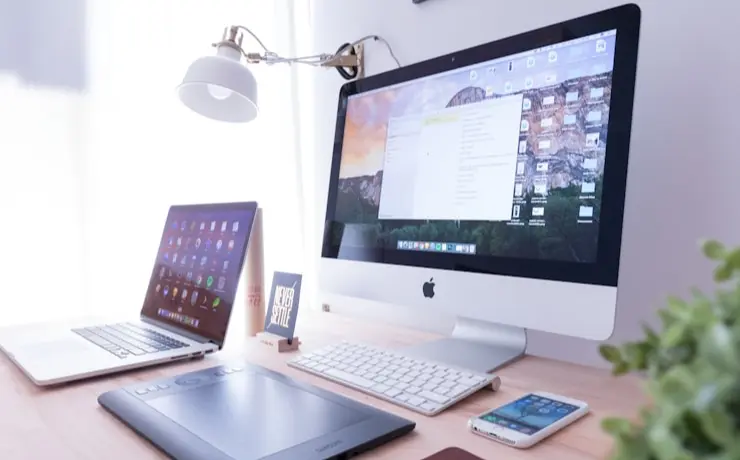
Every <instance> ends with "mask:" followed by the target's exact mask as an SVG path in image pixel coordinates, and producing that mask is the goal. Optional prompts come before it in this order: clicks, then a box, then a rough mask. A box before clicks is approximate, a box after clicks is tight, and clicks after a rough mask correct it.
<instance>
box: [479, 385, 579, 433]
mask: <svg viewBox="0 0 740 460" xmlns="http://www.w3.org/2000/svg"><path fill="white" fill-rule="evenodd" d="M576 410H578V406H574V405H572V404H567V403H564V402H560V401H557V400H554V399H550V398H543V397H541V396H537V395H534V394H531V393H530V394H528V395H526V396H523V397H521V398H519V399H517V400H516V401H513V402H511V403H509V404H507V405H505V406H501V407H499V408H497V409H494V410H492V411H491V412H489V413H487V414H484V415H481V416H480V417H479V418H480V419H481V420H485V421H487V422H490V423H494V424H496V425H501V426H503V427H506V428H509V429H511V430H514V431H518V432H520V433H524V434H528V435H531V434H534V433H536V432H538V431H540V430H542V429H544V428H547V427H548V426H550V425H552V424H553V423H555V422H557V421H558V420H560V419H561V418H563V417H566V416H568V415H569V414H572V413H573V412H575V411H576Z"/></svg>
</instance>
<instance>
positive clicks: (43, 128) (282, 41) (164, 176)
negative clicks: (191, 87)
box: [0, 0, 303, 324]
mask: <svg viewBox="0 0 740 460" xmlns="http://www.w3.org/2000/svg"><path fill="white" fill-rule="evenodd" d="M40 1H41V0H34V2H33V3H38V2H40ZM53 1H54V2H62V3H63V2H66V1H70V0H48V2H49V3H51V2H53ZM78 1H82V0H78ZM291 4H292V1H291V0H277V1H269V2H266V1H260V0H211V1H208V2H204V1H202V0H151V1H148V2H144V1H138V0H137V1H125V2H124V1H115V2H111V1H108V0H88V2H87V4H86V8H85V17H86V29H85V30H86V31H87V33H86V45H85V53H86V76H87V80H86V85H85V88H84V90H83V91H80V92H78V93H75V94H72V95H71V96H70V95H67V94H66V93H65V92H64V91H61V90H58V89H50V90H48V91H46V90H38V89H34V90H28V93H32V94H26V91H25V90H19V89H18V84H17V83H7V82H6V83H4V84H2V86H0V97H2V104H1V106H2V107H3V108H2V109H0V117H1V118H0V121H2V122H3V123H4V124H3V125H0V126H3V128H5V127H7V126H10V127H12V130H13V134H12V135H11V136H10V138H8V136H7V135H4V136H3V137H2V139H1V140H0V149H1V150H2V151H3V157H2V163H0V166H1V167H2V169H3V170H8V171H9V170H15V171H20V174H13V176H14V177H13V179H12V181H13V182H11V183H10V184H8V183H5V182H3V185H1V186H0V187H2V189H0V190H1V191H2V192H3V215H2V217H0V219H2V225H1V227H2V228H3V231H7V232H8V237H6V238H4V241H5V242H6V244H5V246H13V247H12V249H10V251H12V252H11V253H10V254H11V257H12V260H13V261H14V262H15V263H17V264H20V265H18V270H15V269H13V270H12V272H13V273H12V277H8V276H4V277H3V278H4V279H3V284H5V282H6V281H10V280H11V279H15V280H17V281H15V283H22V284H16V286H17V287H19V289H17V290H16V289H15V288H14V290H13V291H14V292H17V294H16V296H17V297H18V300H19V301H20V299H21V298H23V299H25V300H24V301H23V304H22V307H23V308H24V309H25V308H29V309H30V308H33V309H34V313H33V315H30V314H25V312H20V313H18V312H16V313H14V315H15V316H14V317H15V318H16V320H19V321H20V320H28V319H35V318H30V317H31V316H35V317H37V318H44V317H46V316H47V314H48V313H50V312H55V313H56V314H57V315H58V316H68V315H70V314H78V313H79V314H102V315H118V314H123V313H131V312H135V311H137V309H138V308H139V307H140V306H141V302H142V300H143V296H144V291H145V289H146V286H147V283H148V280H149V276H150V272H151V267H152V264H153V262H154V256H155V252H156V248H157V245H158V243H159V236H160V233H161V231H162V227H163V225H164V218H165V215H166V213H167V209H168V207H169V205H170V204H176V203H199V202H217V201H240V200H257V201H259V202H260V205H261V206H262V207H263V208H264V219H265V245H266V248H265V257H266V269H267V276H268V280H269V279H270V277H271V273H272V271H273V270H286V271H291V270H292V271H301V270H302V262H303V237H302V229H301V225H300V219H299V216H300V214H299V212H298V211H299V209H300V208H299V202H298V199H297V197H298V193H297V187H298V181H297V180H296V178H297V177H299V175H298V172H299V171H297V170H296V167H297V162H296V158H297V154H296V147H297V137H296V133H297V132H298V129H297V126H296V116H295V113H296V112H295V107H296V104H295V94H296V93H295V90H294V84H293V83H294V81H293V78H295V75H293V71H292V70H291V68H290V67H288V66H274V67H269V66H265V65H257V66H254V67H253V72H254V73H255V76H256V77H257V80H258V82H259V85H260V88H259V96H260V106H261V113H260V116H259V117H258V118H257V120H256V121H254V122H252V123H249V124H245V125H230V124H222V123H217V122H213V121H210V120H208V119H206V118H203V117H200V116H198V115H196V114H194V113H191V112H189V111H188V109H186V108H185V107H184V106H182V105H181V104H180V103H179V101H178V100H177V98H176V92H175V87H176V85H177V84H178V83H179V81H180V80H181V79H182V76H183V74H184V72H185V69H186V68H187V66H188V65H189V64H190V63H191V62H192V61H193V60H194V59H195V58H197V57H199V56H201V55H204V54H209V53H212V52H213V49H212V48H211V47H210V45H211V43H213V42H215V41H218V40H219V38H220V37H221V33H222V31H223V28H224V27H225V26H227V25H230V24H243V25H246V26H248V27H250V28H252V29H253V30H254V32H255V33H257V34H258V35H259V36H260V38H261V39H262V40H263V41H264V42H265V43H266V44H267V45H268V46H269V47H270V48H272V49H273V50H274V51H277V52H280V53H286V52H288V51H287V50H289V49H290V48H291V47H292V46H293V44H292V42H291V41H292V40H293V38H292V37H293V35H292V34H290V33H288V31H287V30H286V29H288V28H289V27H290V26H291V24H292V16H291V13H292V9H291ZM34 14H42V13H41V12H40V11H35V12H34ZM18 32H21V31H18ZM21 37H22V36H18V37H16V40H19V39H20V38H21ZM45 46H48V43H42V44H40V45H39V47H38V48H39V50H40V51H39V52H44V50H43V47H45ZM245 47H246V48H247V49H250V50H256V51H257V50H259V48H258V46H257V44H256V43H254V42H253V41H250V40H249V39H247V40H245ZM48 70H49V71H50V72H51V71H53V69H48ZM0 75H2V70H0ZM6 96H9V99H6ZM8 100H9V101H10V104H6V101H8ZM34 101H35V102H34ZM34 103H36V105H33V104H34ZM55 104H56V105H55ZM19 114H20V115H23V114H27V116H26V117H22V116H19ZM3 131H5V129H3ZM9 151H15V152H18V153H17V154H15V155H13V157H12V158H10V157H9V156H8V155H6V152H9ZM6 168H7V169H6ZM34 185H37V186H36V187H34ZM9 196H13V197H17V198H16V199H8V197H9ZM16 216H20V217H18V218H16ZM24 221H25V222H27V223H22V222H24ZM3 236H6V235H3ZM9 237H12V238H9ZM19 238H23V239H24V241H25V244H22V245H9V244H7V243H8V242H10V241H18V239H19ZM8 251H9V250H8V249H6V254H7V253H8ZM29 254H30V255H31V256H30V257H29ZM39 291H42V292H41V295H40V296H39ZM239 295H240V296H241V297H242V298H243V292H241V293H239ZM16 305H18V306H19V307H20V306H21V305H20V302H17V303H16ZM2 308H3V309H4V310H9V309H10V308H9V307H7V306H4V307H2ZM235 319H236V318H235ZM4 322H5V323H7V322H9V321H8V320H6V319H4V318H2V317H0V324H2V323H4Z"/></svg>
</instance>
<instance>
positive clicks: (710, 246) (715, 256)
mask: <svg viewBox="0 0 740 460" xmlns="http://www.w3.org/2000/svg"><path fill="white" fill-rule="evenodd" d="M702 251H703V252H704V255H705V256H707V257H708V258H710V259H712V260H722V259H724V257H725V252H726V251H725V247H724V245H722V243H720V242H719V241H716V240H708V241H704V242H703V243H702Z"/></svg>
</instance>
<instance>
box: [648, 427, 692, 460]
mask: <svg viewBox="0 0 740 460" xmlns="http://www.w3.org/2000/svg"><path fill="white" fill-rule="evenodd" d="M647 438H648V443H649V445H650V447H651V449H652V451H653V453H654V454H655V458H656V459H658V460H693V458H694V457H693V456H692V455H691V454H690V453H689V452H688V451H686V450H685V449H684V448H683V446H682V445H681V441H680V440H679V439H677V438H676V436H674V435H673V433H671V431H670V428H669V427H668V426H667V425H664V424H657V425H655V426H653V427H651V428H650V429H649V430H648V432H647Z"/></svg>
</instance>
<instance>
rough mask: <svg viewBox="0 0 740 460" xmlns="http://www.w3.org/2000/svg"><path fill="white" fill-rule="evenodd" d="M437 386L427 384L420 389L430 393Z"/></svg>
mask: <svg viewBox="0 0 740 460" xmlns="http://www.w3.org/2000/svg"><path fill="white" fill-rule="evenodd" d="M437 386H438V385H437V384H436V383H427V384H426V385H424V386H423V387H421V388H422V389H424V390H429V391H432V390H434V389H435V388H437Z"/></svg>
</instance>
